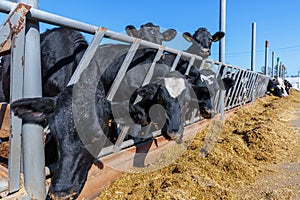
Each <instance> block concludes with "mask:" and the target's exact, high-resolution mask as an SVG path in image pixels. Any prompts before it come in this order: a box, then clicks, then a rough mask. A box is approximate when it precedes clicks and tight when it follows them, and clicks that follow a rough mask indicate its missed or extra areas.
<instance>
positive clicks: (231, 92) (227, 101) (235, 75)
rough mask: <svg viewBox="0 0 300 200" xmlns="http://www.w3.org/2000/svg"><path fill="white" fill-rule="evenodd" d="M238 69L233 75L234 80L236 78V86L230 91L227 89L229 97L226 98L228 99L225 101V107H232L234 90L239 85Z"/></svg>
mask: <svg viewBox="0 0 300 200" xmlns="http://www.w3.org/2000/svg"><path fill="white" fill-rule="evenodd" d="M237 70H238V69H235V73H234V75H233V77H232V78H233V80H235V83H234V86H233V87H231V88H230V89H229V90H228V91H227V95H226V96H227V99H226V101H225V108H228V109H229V108H231V107H230V102H231V101H232V98H233V96H232V95H233V92H234V89H235V87H236V86H237V79H236V77H237V76H238V73H237V72H236V71H237Z"/></svg>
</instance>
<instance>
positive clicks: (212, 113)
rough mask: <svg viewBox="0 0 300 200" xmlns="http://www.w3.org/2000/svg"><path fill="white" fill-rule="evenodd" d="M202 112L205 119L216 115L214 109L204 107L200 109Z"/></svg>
mask: <svg viewBox="0 0 300 200" xmlns="http://www.w3.org/2000/svg"><path fill="white" fill-rule="evenodd" d="M200 114H201V116H202V117H204V118H205V119H211V118H213V117H214V116H215V114H216V113H215V111H214V110H213V109H207V108H203V109H200Z"/></svg>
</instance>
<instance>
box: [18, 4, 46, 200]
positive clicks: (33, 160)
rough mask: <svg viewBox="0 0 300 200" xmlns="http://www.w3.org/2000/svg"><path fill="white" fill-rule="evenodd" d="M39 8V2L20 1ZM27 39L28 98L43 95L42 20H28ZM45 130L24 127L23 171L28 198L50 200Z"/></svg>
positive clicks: (26, 80) (35, 127)
mask: <svg viewBox="0 0 300 200" xmlns="http://www.w3.org/2000/svg"><path fill="white" fill-rule="evenodd" d="M18 2H19V3H24V4H28V5H30V6H32V7H33V8H37V7H38V0H18ZM26 25H27V26H26V36H25V68H24V88H23V95H24V97H40V96H42V81H41V59H40V32H39V23H38V21H32V20H28V19H27V23H26ZM42 132H43V129H42V127H41V126H38V125H34V124H24V125H23V131H22V142H23V172H24V187H25V190H26V193H27V194H26V195H27V197H28V198H30V199H45V198H46V183H45V157H44V144H43V134H42Z"/></svg>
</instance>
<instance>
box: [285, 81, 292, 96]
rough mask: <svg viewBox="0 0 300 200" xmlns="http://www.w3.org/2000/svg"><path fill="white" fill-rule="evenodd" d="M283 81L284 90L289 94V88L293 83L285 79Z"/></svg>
mask: <svg viewBox="0 0 300 200" xmlns="http://www.w3.org/2000/svg"><path fill="white" fill-rule="evenodd" d="M283 81H284V86H285V91H286V93H287V94H288V95H289V94H290V88H291V87H293V85H292V84H291V83H290V82H289V81H288V80H286V79H284V80H283Z"/></svg>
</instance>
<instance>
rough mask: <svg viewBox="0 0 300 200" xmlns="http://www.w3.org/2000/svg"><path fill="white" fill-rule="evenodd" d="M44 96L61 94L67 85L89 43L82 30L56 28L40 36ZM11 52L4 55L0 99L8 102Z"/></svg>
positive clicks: (0, 70) (0, 77)
mask: <svg viewBox="0 0 300 200" xmlns="http://www.w3.org/2000/svg"><path fill="white" fill-rule="evenodd" d="M40 45H41V68H42V72H41V76H42V91H43V96H46V97H53V96H56V95H58V94H59V93H60V92H61V91H62V90H63V89H64V88H65V87H66V86H67V84H68V82H69V80H70V79H71V77H72V75H73V72H74V71H75V69H76V67H77V65H78V64H79V62H80V59H81V58H82V56H83V54H84V52H85V50H86V48H87V47H88V44H87V42H86V40H85V38H84V37H83V35H82V34H81V33H80V32H79V31H75V30H72V29H68V28H54V29H51V30H47V31H46V32H44V33H42V34H41V35H40ZM10 59H11V57H10V55H5V56H3V57H2V67H1V69H0V74H1V76H0V101H1V102H9V92H10Z"/></svg>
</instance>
